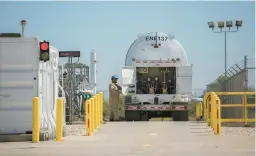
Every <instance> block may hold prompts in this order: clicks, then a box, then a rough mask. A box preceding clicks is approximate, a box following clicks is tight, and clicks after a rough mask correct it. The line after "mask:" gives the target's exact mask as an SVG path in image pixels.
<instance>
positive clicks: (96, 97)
mask: <svg viewBox="0 0 256 156" xmlns="http://www.w3.org/2000/svg"><path fill="white" fill-rule="evenodd" d="M95 101H96V118H95V123H96V129H98V127H99V125H98V116H99V112H98V104H99V102H98V94H96V95H95Z"/></svg>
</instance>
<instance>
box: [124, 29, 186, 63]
mask: <svg viewBox="0 0 256 156" xmlns="http://www.w3.org/2000/svg"><path fill="white" fill-rule="evenodd" d="M135 60H163V61H167V60H170V61H171V60H175V61H177V62H176V63H177V64H180V65H188V60H187V55H186V52H185V50H184V48H183V47H182V45H181V44H180V43H179V42H178V41H177V40H176V39H174V37H173V36H171V35H168V34H166V33H159V32H151V33H147V34H145V35H139V36H138V38H137V39H136V40H135V41H134V42H133V43H132V45H131V46H130V48H129V50H128V52H127V54H126V59H125V66H132V63H133V61H135Z"/></svg>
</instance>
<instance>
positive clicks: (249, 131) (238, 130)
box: [222, 127, 255, 136]
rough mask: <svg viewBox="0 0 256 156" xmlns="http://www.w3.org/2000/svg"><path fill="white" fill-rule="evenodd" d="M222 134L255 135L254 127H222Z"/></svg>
mask: <svg viewBox="0 0 256 156" xmlns="http://www.w3.org/2000/svg"><path fill="white" fill-rule="evenodd" d="M222 135H223V136H255V127H222Z"/></svg>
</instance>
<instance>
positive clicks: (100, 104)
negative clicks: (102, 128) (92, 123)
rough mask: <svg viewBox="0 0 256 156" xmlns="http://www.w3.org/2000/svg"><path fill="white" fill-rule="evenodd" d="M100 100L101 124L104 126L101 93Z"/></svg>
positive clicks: (100, 94)
mask: <svg viewBox="0 0 256 156" xmlns="http://www.w3.org/2000/svg"><path fill="white" fill-rule="evenodd" d="M99 99H100V124H103V93H102V92H100V93H99Z"/></svg>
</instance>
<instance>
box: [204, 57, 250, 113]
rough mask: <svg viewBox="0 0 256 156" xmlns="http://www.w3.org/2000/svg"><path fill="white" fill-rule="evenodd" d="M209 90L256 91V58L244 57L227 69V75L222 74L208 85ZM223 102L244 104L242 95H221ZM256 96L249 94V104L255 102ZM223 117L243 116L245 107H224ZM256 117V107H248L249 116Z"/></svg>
mask: <svg viewBox="0 0 256 156" xmlns="http://www.w3.org/2000/svg"><path fill="white" fill-rule="evenodd" d="M207 91H215V92H245V91H255V59H251V58H247V57H246V56H245V57H244V60H243V61H240V62H238V63H236V64H234V65H233V66H232V67H231V68H229V69H228V70H227V76H226V77H225V75H224V74H222V75H220V76H219V77H218V78H217V79H216V80H215V81H214V82H212V83H210V84H208V85H207ZM220 99H221V102H222V104H242V96H220ZM254 101H255V96H248V97H247V102H248V104H253V103H254ZM222 117H223V118H242V117H243V108H239V107H238V108H222ZM254 117H255V109H254V108H248V118H254Z"/></svg>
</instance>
